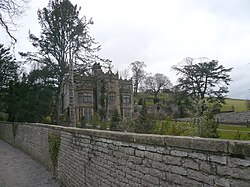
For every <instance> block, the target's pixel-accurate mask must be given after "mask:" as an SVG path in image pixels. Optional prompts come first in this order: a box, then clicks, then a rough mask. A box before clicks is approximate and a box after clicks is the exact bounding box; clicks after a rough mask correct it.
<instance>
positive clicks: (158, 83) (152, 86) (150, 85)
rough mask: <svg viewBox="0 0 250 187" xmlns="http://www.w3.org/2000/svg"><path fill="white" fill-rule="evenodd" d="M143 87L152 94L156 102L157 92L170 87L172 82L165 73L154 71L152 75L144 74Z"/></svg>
mask: <svg viewBox="0 0 250 187" xmlns="http://www.w3.org/2000/svg"><path fill="white" fill-rule="evenodd" d="M144 87H145V88H144V89H145V91H147V92H150V93H152V94H154V97H155V102H156V101H157V99H158V94H159V93H160V92H161V91H162V90H164V89H170V88H171V87H172V83H171V82H170V80H169V78H168V77H167V76H166V75H163V74H161V73H156V74H154V75H148V76H146V78H145V81H144Z"/></svg>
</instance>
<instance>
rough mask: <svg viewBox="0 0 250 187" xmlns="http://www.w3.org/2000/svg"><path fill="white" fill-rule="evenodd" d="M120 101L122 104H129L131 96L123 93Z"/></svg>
mask: <svg viewBox="0 0 250 187" xmlns="http://www.w3.org/2000/svg"><path fill="white" fill-rule="evenodd" d="M122 103H123V104H130V103H131V97H130V95H123V96H122Z"/></svg>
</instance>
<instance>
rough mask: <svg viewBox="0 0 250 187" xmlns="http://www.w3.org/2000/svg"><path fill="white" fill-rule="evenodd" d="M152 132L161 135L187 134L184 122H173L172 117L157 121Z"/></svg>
mask: <svg viewBox="0 0 250 187" xmlns="http://www.w3.org/2000/svg"><path fill="white" fill-rule="evenodd" d="M154 133H155V134H161V135H173V136H185V135H187V126H186V124H185V125H183V124H180V123H177V122H174V121H173V119H171V118H170V119H167V120H162V121H157V122H156V124H155V126H154Z"/></svg>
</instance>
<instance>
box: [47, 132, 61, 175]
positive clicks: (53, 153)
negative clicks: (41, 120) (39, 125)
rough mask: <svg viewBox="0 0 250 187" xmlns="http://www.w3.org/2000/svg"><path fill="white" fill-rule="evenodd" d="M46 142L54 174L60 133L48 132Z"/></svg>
mask: <svg viewBox="0 0 250 187" xmlns="http://www.w3.org/2000/svg"><path fill="white" fill-rule="evenodd" d="M48 143H49V154H50V159H51V162H52V165H53V172H54V174H55V169H56V167H57V161H58V154H59V149H60V144H61V134H60V133H55V132H53V133H49V135H48Z"/></svg>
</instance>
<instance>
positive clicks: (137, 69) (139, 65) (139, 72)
mask: <svg viewBox="0 0 250 187" xmlns="http://www.w3.org/2000/svg"><path fill="white" fill-rule="evenodd" d="M130 66H131V70H132V73H133V75H132V79H133V84H134V95H135V96H136V95H137V92H138V88H139V85H140V83H141V82H142V80H143V78H144V75H145V71H144V69H143V68H145V67H146V64H145V63H144V62H143V61H135V62H132V63H131V64H130Z"/></svg>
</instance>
